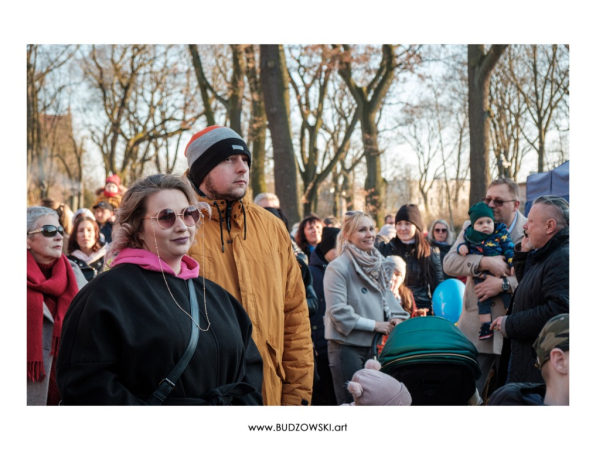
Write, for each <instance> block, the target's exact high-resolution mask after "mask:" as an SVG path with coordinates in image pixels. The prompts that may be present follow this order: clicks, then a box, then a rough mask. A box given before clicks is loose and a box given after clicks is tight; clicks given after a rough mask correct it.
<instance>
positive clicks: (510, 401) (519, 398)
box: [488, 383, 546, 406]
mask: <svg viewBox="0 0 596 450" xmlns="http://www.w3.org/2000/svg"><path fill="white" fill-rule="evenodd" d="M545 394H546V385H545V384H541V383H509V384H506V385H505V386H503V387H501V388H499V389H497V390H496V391H495V392H493V394H492V395H491V396H490V399H489V400H488V405H489V406H544V395H545Z"/></svg>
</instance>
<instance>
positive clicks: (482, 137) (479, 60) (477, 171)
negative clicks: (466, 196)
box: [468, 44, 507, 206]
mask: <svg viewBox="0 0 596 450" xmlns="http://www.w3.org/2000/svg"><path fill="white" fill-rule="evenodd" d="M506 48H507V45H492V46H491V47H490V49H489V50H488V51H487V50H486V49H485V46H484V45H482V44H480V45H477V44H473V45H468V105H469V106H468V108H469V124H470V201H469V203H470V206H472V205H473V204H474V203H476V202H477V201H478V199H480V198H482V197H484V195H485V194H486V189H487V188H488V183H489V181H490V167H489V146H490V134H489V133H490V109H489V107H488V100H489V97H488V94H489V86H490V78H491V75H492V72H493V70H494V68H495V66H496V65H497V62H498V61H499V58H500V57H501V55H502V54H503V53H504V52H505V49H506Z"/></svg>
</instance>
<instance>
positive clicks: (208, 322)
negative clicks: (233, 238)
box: [151, 214, 211, 331]
mask: <svg viewBox="0 0 596 450" xmlns="http://www.w3.org/2000/svg"><path fill="white" fill-rule="evenodd" d="M203 217H204V216H203V214H201V219H202V218H203ZM199 223H200V221H199ZM203 225H204V223H203ZM195 226H196V225H195ZM154 227H155V225H154V224H153V221H151V229H152V230H153V239H154V241H155V251H156V252H157V260H158V261H159V267H160V269H161V275H162V276H163V281H164V283H166V287H167V288H168V292H169V293H170V296H171V297H172V300H174V303H176V306H177V307H178V308H179V309H180V311H182V312H183V313H184V314H186V315H187V316H188V317H189V318H190V320H192V322H193V323H194V324H195V325H196V326H197V328H198V329H199V330H201V331H209V328H211V321H210V320H209V313H208V312H207V296H206V295H205V275H203V301H204V303H205V316H206V317H207V324H208V325H207V329H206V330H203V329H202V328H201V326H200V325H199V324H198V323H197V322H195V320H194V319H193V318H192V316H191V315H190V314H188V313H187V312H186V311H185V310H184V308H182V306H180V305H179V304H178V302H177V301H176V299H175V298H174V294H172V291H171V290H170V286H169V285H168V282H167V280H166V274H165V273H164V271H163V266H162V265H161V257H160V256H159V248H158V247H157V237H156V236H155V228H154ZM203 267H205V227H204V226H203Z"/></svg>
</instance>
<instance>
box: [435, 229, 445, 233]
mask: <svg viewBox="0 0 596 450" xmlns="http://www.w3.org/2000/svg"><path fill="white" fill-rule="evenodd" d="M435 233H447V228H435Z"/></svg>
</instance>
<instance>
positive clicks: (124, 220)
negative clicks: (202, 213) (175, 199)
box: [106, 173, 211, 261]
mask: <svg viewBox="0 0 596 450" xmlns="http://www.w3.org/2000/svg"><path fill="white" fill-rule="evenodd" d="M165 189H177V190H179V191H181V192H182V193H183V194H184V196H185V197H186V199H187V200H188V203H189V204H190V205H195V206H198V207H199V208H200V209H201V210H206V211H207V212H208V213H209V214H210V211H211V210H210V208H209V205H207V204H206V203H198V202H197V199H196V196H195V193H194V191H193V190H192V188H191V187H190V184H189V183H188V182H187V181H186V180H184V179H183V178H181V177H180V176H177V175H167V174H161V173H160V174H156V175H149V176H148V177H145V178H139V179H138V180H137V181H135V182H134V184H133V185H132V186H130V188H129V189H128V190H127V191H126V192H125V193H124V195H123V196H122V202H121V203H120V207H119V208H118V209H117V210H116V222H115V223H114V229H113V231H112V243H111V244H110V247H109V250H108V254H107V255H106V260H107V261H110V260H111V259H112V257H114V256H116V254H117V253H118V252H119V251H120V250H122V249H124V248H143V240H142V239H141V238H140V236H139V233H140V231H141V228H142V224H143V217H145V215H146V213H147V199H148V198H149V197H151V196H152V195H153V194H155V193H157V192H159V191H162V190H165Z"/></svg>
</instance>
